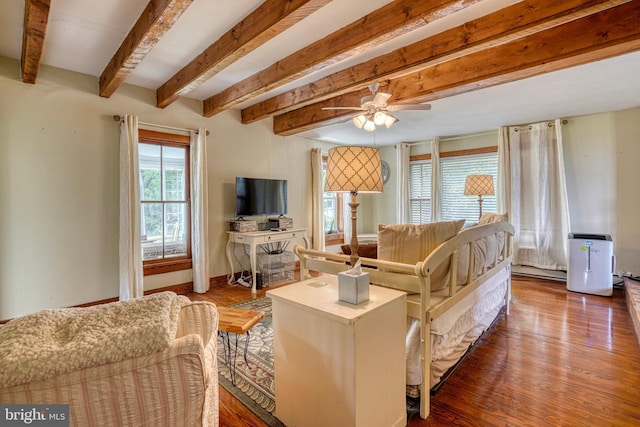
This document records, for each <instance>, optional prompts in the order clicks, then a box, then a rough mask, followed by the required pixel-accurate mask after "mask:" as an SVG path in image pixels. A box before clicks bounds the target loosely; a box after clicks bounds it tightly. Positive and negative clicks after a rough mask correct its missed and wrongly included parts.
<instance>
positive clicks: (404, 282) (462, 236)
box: [294, 222, 514, 419]
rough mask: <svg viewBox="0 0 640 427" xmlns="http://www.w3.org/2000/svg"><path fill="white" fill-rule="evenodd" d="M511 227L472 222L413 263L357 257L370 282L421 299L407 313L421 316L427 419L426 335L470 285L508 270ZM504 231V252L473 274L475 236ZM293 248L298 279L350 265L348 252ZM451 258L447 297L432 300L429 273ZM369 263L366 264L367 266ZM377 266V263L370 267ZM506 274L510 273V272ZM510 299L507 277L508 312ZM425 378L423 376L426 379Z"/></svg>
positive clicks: (423, 404) (423, 400)
mask: <svg viewBox="0 0 640 427" xmlns="http://www.w3.org/2000/svg"><path fill="white" fill-rule="evenodd" d="M513 233H514V228H513V226H512V225H511V224H509V223H507V222H496V223H492V224H486V225H480V226H476V227H470V228H467V229H464V230H462V231H460V232H459V233H458V234H457V235H456V236H455V237H452V238H451V239H449V240H447V241H446V242H444V243H442V244H441V245H440V246H438V248H436V249H435V250H434V251H433V252H432V253H431V254H430V255H429V256H428V257H427V258H426V259H425V260H424V261H421V262H418V263H417V264H415V265H411V264H401V263H397V262H389V261H382V260H378V259H371V258H360V259H361V262H362V265H363V266H367V267H363V270H364V271H367V272H369V281H370V283H371V284H373V285H377V286H385V287H389V288H393V289H398V290H402V291H405V292H407V293H409V294H419V295H420V299H419V302H417V301H415V300H413V301H409V300H407V315H408V316H411V317H414V318H417V319H420V323H421V325H425V326H424V327H422V328H420V342H421V345H420V361H421V364H422V379H423V380H422V384H421V385H420V416H421V417H422V418H423V419H426V418H427V416H428V415H429V406H430V402H429V398H430V387H429V380H428V379H429V372H430V362H431V348H430V346H431V340H430V339H427V337H429V336H430V333H431V322H432V321H433V320H434V319H436V318H438V317H439V316H441V315H442V314H443V313H444V312H446V311H447V310H448V309H449V308H451V307H453V306H454V305H455V304H457V303H458V302H459V301H461V300H462V299H463V298H464V297H465V296H466V295H468V294H469V293H471V292H472V291H473V290H474V289H477V288H478V287H480V286H481V285H482V284H483V283H485V282H486V281H488V280H489V279H491V278H492V277H493V276H494V275H495V274H497V273H498V272H499V271H501V270H502V269H503V268H506V269H508V270H509V272H510V269H511V262H512V260H513V254H512V249H511V237H512V236H513ZM498 234H502V235H503V236H504V247H503V248H502V251H500V252H498V253H496V256H495V259H494V260H492V261H491V264H490V265H489V266H488V267H487V266H483V267H482V272H481V274H480V275H479V276H477V277H475V278H474V277H473V274H472V272H473V271H474V270H475V269H474V264H475V259H474V252H475V251H474V248H473V245H475V244H476V243H475V242H476V241H478V240H480V239H482V238H484V237H486V236H491V235H498ZM465 246H468V247H469V249H470V250H469V253H470V257H469V270H468V272H467V281H466V283H464V284H462V285H456V283H457V281H458V280H457V266H458V250H459V249H461V248H464V247H465ZM294 252H295V253H296V255H298V257H299V258H300V276H301V280H305V279H309V278H311V277H312V276H311V274H310V271H316V272H320V273H328V274H338V273H339V272H341V271H344V270H348V269H350V268H351V266H350V265H347V264H346V263H347V262H348V261H349V256H348V255H342V254H336V253H331V252H322V251H317V250H313V249H305V248H303V247H302V246H299V245H298V246H296V247H295V248H294ZM446 260H449V266H450V268H449V285H448V295H449V296H448V297H447V298H445V299H444V300H442V301H440V302H439V303H437V304H433V305H432V304H431V292H430V289H431V274H432V272H433V271H435V269H436V268H437V267H438V266H439V265H441V264H442V263H443V262H446ZM369 266H370V267H369ZM371 267H376V268H371ZM509 277H510V275H509ZM510 298H511V280H510V279H509V280H508V285H507V289H506V292H505V296H504V300H505V305H506V312H507V314H508V313H509V300H510ZM425 379H426V380H425Z"/></svg>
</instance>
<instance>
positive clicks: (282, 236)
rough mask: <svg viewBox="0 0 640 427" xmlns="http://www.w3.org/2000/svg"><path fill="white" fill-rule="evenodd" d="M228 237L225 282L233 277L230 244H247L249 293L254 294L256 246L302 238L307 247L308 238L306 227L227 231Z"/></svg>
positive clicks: (256, 261)
mask: <svg viewBox="0 0 640 427" xmlns="http://www.w3.org/2000/svg"><path fill="white" fill-rule="evenodd" d="M227 234H228V235H229V238H228V240H227V248H226V251H227V262H228V263H229V269H230V273H229V275H228V276H227V283H228V284H232V283H233V279H234V271H233V256H232V253H231V246H232V244H233V243H241V244H243V245H248V246H249V261H250V262H251V294H254V295H255V294H256V269H257V267H256V266H257V263H258V256H257V250H258V246H260V245H265V244H268V243H277V242H284V241H290V240H293V239H302V240H303V241H304V246H305V248H307V249H309V239H308V238H307V229H306V228H291V229H288V230H284V231H279V232H277V233H275V232H273V231H271V230H266V231H249V232H244V233H242V232H239V231H227Z"/></svg>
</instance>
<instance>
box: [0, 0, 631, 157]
mask: <svg viewBox="0 0 640 427" xmlns="http://www.w3.org/2000/svg"><path fill="white" fill-rule="evenodd" d="M147 2H148V0H103V1H86V0H54V1H52V2H51V11H50V14H49V24H48V27H47V33H46V38H45V43H44V52H43V55H42V63H43V64H46V65H50V66H54V67H59V68H63V69H68V70H72V71H76V72H80V73H84V74H89V75H92V76H96V77H98V76H99V75H100V74H101V73H102V70H103V69H104V67H105V66H106V64H107V63H108V62H109V60H110V58H111V57H112V56H113V54H114V53H115V51H116V50H117V49H118V47H119V46H120V44H121V43H122V40H123V39H124V37H125V36H126V34H127V33H128V32H129V30H130V29H131V27H132V26H133V24H134V23H135V21H136V20H137V18H138V16H139V15H140V13H141V12H142V10H143V9H144V7H145V6H146V4H147ZM389 2H390V0H333V1H331V2H330V3H329V4H327V5H326V6H324V7H323V8H321V9H320V10H318V11H317V12H315V13H313V14H312V15H311V16H309V17H308V18H306V19H304V20H303V21H301V22H299V23H298V24H296V25H294V26H293V27H292V28H290V29H289V30H287V31H286V32H284V33H283V34H281V35H279V36H277V37H275V38H274V39H272V40H271V41H269V42H268V43H266V44H265V45H263V46H262V47H260V48H259V49H257V50H256V51H254V52H252V53H250V54H249V55H247V56H246V57H244V58H242V59H241V60H239V61H237V62H236V63H234V64H232V65H231V66H230V67H228V68H227V69H225V70H223V71H222V72H220V73H219V74H217V75H215V76H214V77H213V78H212V79H210V80H209V81H207V82H206V83H205V84H203V85H201V86H200V87H198V88H196V89H195V90H193V91H192V92H190V93H189V94H188V96H189V97H191V98H195V99H200V100H203V99H205V98H208V97H209V96H211V95H213V94H215V93H217V92H219V91H221V90H222V89H224V88H226V87H228V86H229V85H231V84H233V83H236V82H238V81H240V80H242V79H244V78H246V77H249V76H251V75H253V74H255V73H256V72H257V71H259V70H261V69H263V68H265V67H267V66H269V65H271V64H272V63H273V62H275V61H277V60H279V59H281V58H283V57H285V56H287V55H289V54H291V53H293V52H295V51H297V50H299V49H301V48H302V47H304V46H306V45H308V44H310V43H311V42H313V41H315V40H317V39H319V38H322V37H324V36H326V35H327V34H329V33H331V32H333V31H335V30H337V29H339V28H341V27H343V26H345V25H347V24H349V23H351V22H352V21H355V20H356V19H358V18H359V17H361V16H363V15H365V14H367V13H370V12H371V11H373V10H375V9H378V8H379V7H381V6H383V5H385V4H387V3H389ZM260 3H262V1H261V0H215V1H214V0H194V1H193V4H192V5H191V6H190V7H189V8H188V9H187V10H186V11H185V12H184V14H183V15H182V16H181V17H180V19H179V20H178V21H177V23H176V24H175V25H174V27H173V28H172V29H171V30H169V32H168V33H167V34H166V35H165V36H164V37H163V38H162V39H161V40H160V41H159V42H158V44H157V45H156V46H155V47H154V48H153V49H152V51H151V52H150V53H149V54H148V55H147V56H146V57H145V58H144V60H143V61H142V63H141V64H140V65H139V66H138V67H137V68H136V69H135V70H134V71H133V72H132V73H131V74H130V75H129V76H128V78H127V80H126V83H129V84H133V85H138V86H142V87H146V88H149V89H157V88H158V87H159V86H160V85H161V84H163V83H164V82H165V81H166V80H168V79H169V78H170V77H171V76H172V75H173V74H174V73H176V72H177V71H178V70H180V69H181V68H182V67H183V66H184V65H185V64H186V63H188V62H189V61H190V60H191V59H193V58H194V57H195V56H197V55H198V54H199V53H200V52H202V51H203V50H204V49H205V48H206V47H208V46H209V45H210V44H211V43H213V42H214V41H215V40H216V39H217V38H219V37H220V36H221V35H222V34H224V33H225V32H226V31H227V30H229V29H230V28H231V27H232V26H233V25H234V24H235V23H236V22H238V21H239V20H241V19H242V18H243V17H245V16H247V15H248V14H249V13H250V12H252V11H253V10H254V9H255V8H256V7H257V6H258V5H259V4H260ZM513 3H517V1H516V0H483V1H481V2H479V3H478V4H476V5H474V6H471V7H469V8H467V9H465V10H463V11H461V12H457V13H455V14H452V15H449V16H447V17H445V18H443V19H440V20H437V21H435V22H433V23H431V24H429V25H427V26H425V27H423V28H421V29H418V30H415V31H413V32H411V33H409V34H406V35H404V36H401V37H398V38H396V39H394V40H392V41H390V42H388V43H386V44H384V45H381V46H378V47H376V48H373V49H369V50H367V51H366V52H364V53H362V54H360V55H358V56H357V57H353V58H350V59H349V60H345V61H342V62H340V63H338V64H334V65H333V66H330V67H325V68H323V69H322V70H320V71H318V72H316V73H314V74H313V75H311V76H308V77H306V78H304V79H300V80H297V81H295V82H293V83H291V84H289V85H286V86H283V87H280V88H278V89H276V90H273V91H271V92H269V93H267V94H264V95H262V96H260V97H258V98H256V99H254V100H252V101H251V102H250V103H245V104H241V105H239V106H238V107H237V108H238V109H239V108H242V107H246V106H248V105H250V104H251V103H255V102H257V101H261V100H264V99H267V98H269V97H271V96H273V95H276V94H279V93H282V92H284V91H285V90H289V89H292V88H294V87H297V86H300V85H302V84H305V83H309V82H312V81H314V80H317V79H318V78H320V77H323V76H325V75H328V74H330V73H332V72H335V71H337V70H339V69H342V68H345V67H347V66H350V65H354V64H356V63H359V62H362V61H364V60H367V59H370V58H373V57H376V56H379V55H381V54H383V53H386V52H389V51H391V50H393V49H396V48H398V47H401V46H403V45H407V44H409V43H412V42H415V41H417V40H420V39H423V38H425V37H427V36H430V35H433V34H436V33H438V32H441V31H443V30H444V29H447V28H451V27H453V26H455V25H460V24H461V23H463V22H466V21H468V20H470V19H473V18H475V17H478V16H482V15H485V14H487V13H490V12H492V11H495V10H498V9H500V8H503V7H505V6H507V5H510V4H513ZM2 8H3V10H2V13H1V14H0V55H1V56H6V57H9V58H16V59H19V58H20V54H21V43H22V23H23V16H24V1H22V0H10V1H8V2H7V1H5V2H3V5H2ZM639 76H640V52H636V53H631V54H626V55H623V56H619V57H615V58H611V59H608V60H603V61H599V62H595V63H591V64H587V65H584V66H580V67H574V68H570V69H566V70H562V71H557V72H553V73H549V74H545V75H541V76H538V77H533V78H529V79H525V80H521V81H517V82H513V83H509V84H504V85H500V86H496V87H493V88H489V89H483V90H478V91H475V92H471V93H467V94H463V95H458V96H453V97H449V98H445V99H440V100H437V101H433V102H431V105H432V109H431V111H399V112H397V114H396V113H394V114H395V115H396V116H397V117H398V118H399V119H400V121H399V122H398V123H397V124H395V125H394V126H393V127H392V128H391V129H386V128H382V129H379V130H377V131H376V132H375V135H374V134H372V133H369V132H366V131H364V130H362V129H357V128H355V127H354V126H353V124H352V123H351V122H350V121H346V122H344V123H341V124H334V125H330V126H325V127H322V128H319V129H315V130H313V131H309V132H305V133H303V134H299V135H300V136H305V137H309V138H314V139H321V140H326V141H331V142H337V143H349V144H371V143H373V142H374V138H375V143H376V144H378V145H387V144H393V143H396V142H411V141H420V140H426V139H430V138H432V137H435V136H451V135H462V134H469V133H476V132H483V131H486V130H491V129H496V128H497V127H499V126H503V125H515V124H524V123H531V122H536V121H541V120H548V119H553V118H557V117H572V116H578V115H586V114H593V113H599V112H605V111H614V110H622V109H627V108H632V107H637V106H640V77H639ZM96 96H98V95H97V94H96ZM167 109H171V106H169V107H167ZM267 120H269V119H267Z"/></svg>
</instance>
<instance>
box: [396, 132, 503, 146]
mask: <svg viewBox="0 0 640 427" xmlns="http://www.w3.org/2000/svg"><path fill="white" fill-rule="evenodd" d="M497 133H498V131H497V130H492V131H490V132H480V133H471V134H469V135H460V136H452V137H449V138H439V141H454V140H456V139H464V138H475V137H477V136H484V135H493V134H497ZM433 139H435V138H431V140H433ZM431 140H428V141H420V142H412V143H410V144H408V145H409V146H414V145H421V144H430V143H431Z"/></svg>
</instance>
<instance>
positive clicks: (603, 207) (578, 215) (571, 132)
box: [563, 108, 640, 275]
mask: <svg viewBox="0 0 640 427" xmlns="http://www.w3.org/2000/svg"><path fill="white" fill-rule="evenodd" d="M563 142H564V156H565V159H564V160H565V162H564V163H565V172H566V176H567V193H568V199H569V210H570V217H571V230H572V231H574V232H584V233H598V234H610V235H611V236H612V238H613V244H614V253H615V255H616V258H617V268H616V271H617V272H632V273H634V274H635V275H639V274H640V223H639V222H638V219H637V218H638V212H640V187H639V186H638V182H640V179H639V178H638V159H640V108H633V109H629V110H624V111H616V112H609V113H604V114H594V115H590V116H582V117H574V118H571V119H569V120H568V123H567V124H566V125H565V126H564V127H563Z"/></svg>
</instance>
